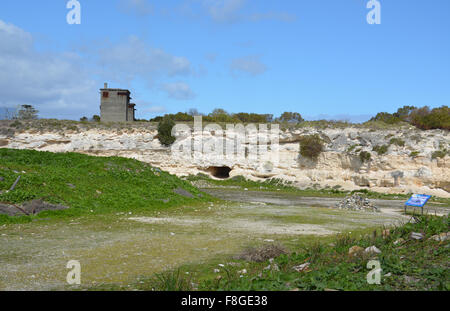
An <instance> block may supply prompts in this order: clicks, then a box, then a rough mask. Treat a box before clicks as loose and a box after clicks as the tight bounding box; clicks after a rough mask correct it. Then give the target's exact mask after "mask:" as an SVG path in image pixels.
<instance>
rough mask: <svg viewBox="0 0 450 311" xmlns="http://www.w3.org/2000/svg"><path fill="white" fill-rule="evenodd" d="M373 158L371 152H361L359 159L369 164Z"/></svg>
mask: <svg viewBox="0 0 450 311" xmlns="http://www.w3.org/2000/svg"><path fill="white" fill-rule="evenodd" d="M371 157H372V155H371V154H370V152H367V151H361V152H360V153H359V159H360V160H361V162H363V163H364V162H368V161H370V158H371Z"/></svg>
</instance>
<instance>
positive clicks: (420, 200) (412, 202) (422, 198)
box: [405, 194, 431, 215]
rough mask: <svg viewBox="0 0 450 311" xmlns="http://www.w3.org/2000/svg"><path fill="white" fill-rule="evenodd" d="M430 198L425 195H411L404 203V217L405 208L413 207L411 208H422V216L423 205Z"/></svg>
mask: <svg viewBox="0 0 450 311" xmlns="http://www.w3.org/2000/svg"><path fill="white" fill-rule="evenodd" d="M430 198H431V195H426V194H413V195H412V196H411V197H410V198H409V200H408V201H406V203H405V215H406V207H407V206H413V207H420V208H422V215H423V207H424V206H425V204H427V202H428V200H429V199H430Z"/></svg>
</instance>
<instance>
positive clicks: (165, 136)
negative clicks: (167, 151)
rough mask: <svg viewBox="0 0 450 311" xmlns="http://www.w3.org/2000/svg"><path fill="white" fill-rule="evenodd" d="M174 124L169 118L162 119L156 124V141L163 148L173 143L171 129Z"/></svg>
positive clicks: (173, 138)
mask: <svg viewBox="0 0 450 311" xmlns="http://www.w3.org/2000/svg"><path fill="white" fill-rule="evenodd" d="M174 126H175V122H174V121H173V120H172V119H171V118H169V117H164V118H163V119H162V120H161V121H160V122H159V124H158V139H159V141H160V142H161V144H163V145H164V146H170V145H172V144H173V143H174V142H175V140H176V139H175V137H173V136H172V128H173V127H174Z"/></svg>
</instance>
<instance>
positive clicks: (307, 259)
mask: <svg viewBox="0 0 450 311" xmlns="http://www.w3.org/2000/svg"><path fill="white" fill-rule="evenodd" d="M417 220H418V222H417V223H408V224H406V225H403V226H400V227H396V228H393V229H391V230H390V234H389V235H385V236H382V234H381V231H383V230H385V228H379V229H378V230H375V231H373V233H372V234H368V233H366V234H361V232H354V233H352V234H348V233H347V234H339V235H337V236H334V237H332V238H322V239H319V240H314V241H311V242H310V243H308V242H303V244H301V245H296V246H294V247H293V248H292V249H291V251H290V252H289V253H288V252H278V253H274V254H270V255H272V256H265V257H267V259H265V260H253V257H252V258H249V259H247V258H244V257H242V256H241V258H240V259H239V260H237V259H235V260H232V259H230V258H228V259H227V258H223V257H222V258H221V259H220V260H219V259H214V260H211V261H209V262H207V263H202V264H194V265H184V266H181V267H179V268H177V269H176V270H169V271H166V272H164V273H162V274H156V275H154V276H152V277H143V278H139V280H138V281H136V282H133V283H131V284H130V285H127V286H119V287H117V286H116V285H110V286H108V288H111V289H116V290H117V289H119V290H134V289H138V290H200V291H223V290H225V291H236V290H237V291H287V290H312V291H323V290H327V289H333V290H345V291H348V290H356V291H374V290H388V291H398V290H407V291H416V290H434V291H448V290H450V265H449V263H448V258H449V256H450V248H449V244H450V241H448V240H447V241H443V242H437V241H434V240H431V239H429V238H430V237H431V236H433V235H435V234H439V233H442V232H447V231H448V228H449V226H450V222H449V218H448V217H433V216H421V217H418V218H417ZM411 232H419V233H422V234H424V236H425V238H424V239H423V240H414V239H411V238H410V234H411ZM400 239H403V242H400V243H396V241H399V240H400ZM355 245H357V246H360V247H362V248H366V247H370V246H373V245H374V246H376V247H377V248H378V249H380V250H381V254H377V255H368V254H360V255H358V256H349V254H348V251H349V248H350V247H352V246H355ZM254 253H255V251H252V254H254ZM256 253H258V252H256ZM269 257H270V258H269ZM369 260H378V261H379V262H380V266H381V269H382V273H381V284H379V285H377V284H368V283H367V274H368V273H369V271H370V270H371V269H369V268H368V267H367V264H368V261H369ZM218 263H221V264H218ZM305 264H306V265H305ZM302 265H304V266H305V268H304V269H302V270H300V269H299V267H301V266H302ZM213 270H214V272H213ZM103 287H104V285H102V286H101V287H92V288H89V289H95V290H96V289H98V288H100V289H101V288H103Z"/></svg>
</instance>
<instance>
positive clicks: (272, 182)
mask: <svg viewBox="0 0 450 311" xmlns="http://www.w3.org/2000/svg"><path fill="white" fill-rule="evenodd" d="M186 180H188V181H190V182H192V183H194V185H196V186H197V182H198V183H199V184H198V187H199V188H202V187H203V186H202V184H206V185H207V187H206V188H223V187H225V188H230V189H236V191H242V190H244V189H247V190H249V191H269V192H271V191H272V192H275V191H276V192H277V193H280V192H281V193H282V192H285V193H291V194H295V195H299V196H304V197H345V196H347V195H349V194H353V193H356V192H358V193H363V194H365V195H366V196H367V197H368V198H371V199H386V200H389V199H401V200H406V199H408V198H409V197H410V196H411V194H410V193H408V194H401V193H399V194H388V193H379V192H373V191H370V190H367V189H359V190H354V191H345V190H339V188H340V187H333V188H323V189H320V188H318V187H317V186H318V185H313V187H312V188H306V189H299V188H297V187H295V185H294V184H293V183H291V182H287V181H285V180H281V179H277V178H270V179H266V180H265V181H261V182H260V181H252V180H248V179H246V178H245V177H243V176H235V177H233V178H230V179H224V180H223V179H221V180H217V179H211V178H210V177H209V176H208V175H205V174H197V175H195V176H193V175H190V176H188V177H186ZM429 202H430V203H431V202H441V203H445V204H450V199H446V198H438V197H432V198H431V199H430V201H429Z"/></svg>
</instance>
